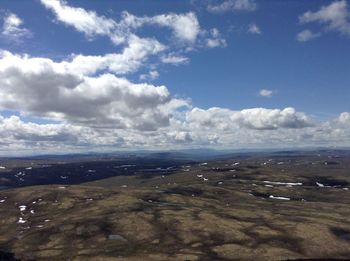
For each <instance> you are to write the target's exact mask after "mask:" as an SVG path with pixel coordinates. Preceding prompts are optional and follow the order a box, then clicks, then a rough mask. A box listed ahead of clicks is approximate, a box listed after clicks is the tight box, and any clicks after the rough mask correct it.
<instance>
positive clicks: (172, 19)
mask: <svg viewBox="0 0 350 261" xmlns="http://www.w3.org/2000/svg"><path fill="white" fill-rule="evenodd" d="M144 21H146V22H148V23H155V24H158V25H160V26H166V27H170V28H172V29H173V31H174V36H175V37H176V38H178V39H180V40H182V41H185V42H190V43H194V42H195V41H196V40H197V36H198V34H199V32H200V26H199V22H198V20H197V16H196V15H195V14H194V13H192V12H190V13H187V14H180V15H178V14H173V13H171V14H166V15H157V16H154V17H150V18H144Z"/></svg>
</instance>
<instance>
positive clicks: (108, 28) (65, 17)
mask: <svg viewBox="0 0 350 261" xmlns="http://www.w3.org/2000/svg"><path fill="white" fill-rule="evenodd" d="M41 3H42V4H43V5H44V6H45V7H46V8H48V9H50V10H51V11H53V12H54V14H55V16H56V19H57V20H58V21H60V22H62V23H64V24H66V25H69V26H73V27H74V28H75V29H76V30H77V31H79V32H81V33H84V34H85V35H86V36H87V37H89V38H91V37H95V36H96V35H104V36H109V37H110V38H111V40H112V41H113V42H114V43H116V44H119V43H122V42H124V41H125V40H126V39H125V32H120V31H119V30H118V27H119V26H118V24H117V23H116V22H115V21H114V20H113V19H109V18H106V17H104V16H99V15H97V14H96V12H94V11H86V10H85V9H83V8H79V7H71V6H68V4H67V2H66V1H61V0H41Z"/></svg>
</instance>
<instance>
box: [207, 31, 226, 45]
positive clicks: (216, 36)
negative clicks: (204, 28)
mask: <svg viewBox="0 0 350 261" xmlns="http://www.w3.org/2000/svg"><path fill="white" fill-rule="evenodd" d="M206 46H207V47H209V48H215V47H226V40H225V39H224V38H223V37H222V36H221V34H220V31H219V30H218V29H217V28H213V29H211V30H210V31H209V37H208V38H206Z"/></svg>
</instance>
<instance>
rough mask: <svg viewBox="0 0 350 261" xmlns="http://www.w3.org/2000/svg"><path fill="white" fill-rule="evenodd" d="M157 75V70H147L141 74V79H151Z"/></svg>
mask: <svg viewBox="0 0 350 261" xmlns="http://www.w3.org/2000/svg"><path fill="white" fill-rule="evenodd" d="M158 77H159V72H157V71H149V72H148V73H147V74H141V75H140V80H141V81H153V80H155V79H157V78H158Z"/></svg>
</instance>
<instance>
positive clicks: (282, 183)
mask: <svg viewBox="0 0 350 261" xmlns="http://www.w3.org/2000/svg"><path fill="white" fill-rule="evenodd" d="M264 183H267V184H272V185H286V186H302V185H303V183H301V182H278V181H268V180H264Z"/></svg>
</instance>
